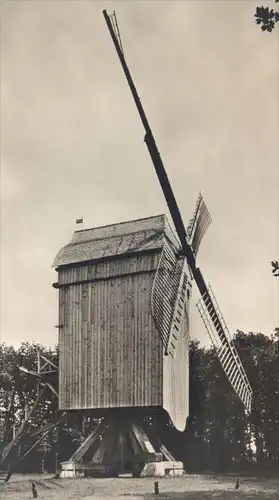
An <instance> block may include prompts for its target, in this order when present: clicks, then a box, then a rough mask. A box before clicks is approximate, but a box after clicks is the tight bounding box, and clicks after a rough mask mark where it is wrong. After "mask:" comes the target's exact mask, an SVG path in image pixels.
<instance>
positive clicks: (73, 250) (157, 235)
mask: <svg viewBox="0 0 279 500" xmlns="http://www.w3.org/2000/svg"><path fill="white" fill-rule="evenodd" d="M166 238H167V239H168V240H169V241H170V242H171V243H172V245H173V246H174V247H175V248H177V249H179V247H180V245H179V243H178V240H177V239H176V237H175V235H174V232H173V230H172V229H171V226H170V224H169V222H168V219H167V216H166V215H157V216H154V217H148V218H146V219H138V220H133V221H127V222H121V223H118V224H111V225H107V226H101V227H95V228H92V229H84V230H82V231H75V232H74V234H73V237H72V240H71V242H70V243H69V244H68V245H66V246H64V247H63V248H61V250H60V251H59V252H58V254H57V255H56V257H55V259H54V262H53V265H52V266H53V267H59V266H66V265H70V264H77V263H80V262H87V261H91V260H98V259H102V258H104V257H113V256H115V255H125V254H131V253H136V252H142V251H145V250H146V251H147V250H155V249H158V250H159V249H160V248H162V246H163V245H164V242H165V239H166Z"/></svg>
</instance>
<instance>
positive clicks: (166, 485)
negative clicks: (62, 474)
mask: <svg viewBox="0 0 279 500" xmlns="http://www.w3.org/2000/svg"><path fill="white" fill-rule="evenodd" d="M32 481H35V482H36V486H37V491H38V494H39V498H41V499H48V500H60V499H61V500H66V499H67V500H68V499H69V500H70V499H77V500H80V499H84V500H96V499H100V500H105V499H106V500H109V499H110V500H151V499H152V498H157V499H158V500H159V499H164V500H211V499H216V500H254V499H257V500H267V499H270V500H275V499H276V500H279V480H278V481H276V480H267V479H266V480H264V479H263V480H257V479H252V478H249V479H248V478H241V479H240V489H239V490H238V491H235V489H234V486H235V478H228V477H221V476H220V477H209V476H206V477H204V476H195V475H186V476H185V477H183V478H162V479H159V480H158V482H159V490H160V493H159V494H157V495H155V494H154V479H153V478H145V479H132V478H127V477H125V478H117V479H53V477H51V476H17V475H14V476H13V477H12V478H11V480H10V482H9V483H8V484H3V482H2V483H0V498H1V500H19V499H20V500H26V499H32V498H33V495H32V492H31V482H32Z"/></svg>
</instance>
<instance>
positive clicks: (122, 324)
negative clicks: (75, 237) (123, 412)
mask: <svg viewBox="0 0 279 500" xmlns="http://www.w3.org/2000/svg"><path fill="white" fill-rule="evenodd" d="M157 258H158V257H157V256H156V255H154V254H150V255H148V254H147V255H144V256H138V257H137V256H135V257H132V258H129V259H126V260H125V259H123V260H115V261H110V262H107V263H100V264H98V263H97V264H94V265H91V266H83V267H79V268H78V267H76V268H73V269H71V268H68V269H65V268H64V269H63V270H61V272H59V284H60V285H62V288H60V290H59V297H60V306H59V315H60V322H61V323H62V324H64V327H63V328H62V329H61V331H60V339H59V343H60V370H59V394H60V396H59V407H60V409H82V408H83V409H85V408H100V409H101V408H112V407H131V406H162V404H163V359H162V345H161V341H160V339H159V336H158V333H157V331H156V329H155V326H154V324H153V320H152V318H151V315H150V293H151V287H152V282H153V278H154V273H155V269H156V262H157ZM141 271H148V272H147V273H140V272H141ZM135 272H136V273H138V272H139V273H140V274H134V273H135ZM125 273H130V274H125ZM96 278H99V279H98V280H96ZM88 279H93V281H92V282H91V283H83V284H80V283H76V282H77V281H82V280H88ZM94 279H95V281H94Z"/></svg>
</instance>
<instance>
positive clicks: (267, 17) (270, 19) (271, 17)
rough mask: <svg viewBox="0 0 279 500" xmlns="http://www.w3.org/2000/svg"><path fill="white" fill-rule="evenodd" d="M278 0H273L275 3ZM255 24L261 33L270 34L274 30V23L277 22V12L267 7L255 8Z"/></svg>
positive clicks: (278, 0)
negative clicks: (259, 27)
mask: <svg viewBox="0 0 279 500" xmlns="http://www.w3.org/2000/svg"><path fill="white" fill-rule="evenodd" d="M277 2H279V0H275V3H277ZM254 16H255V18H256V23H257V24H258V25H259V26H261V30H262V31H268V32H269V33H271V32H272V31H273V30H274V28H275V23H277V22H278V21H279V12H276V11H274V10H273V9H270V8H269V7H257V8H256V13H255V15H254Z"/></svg>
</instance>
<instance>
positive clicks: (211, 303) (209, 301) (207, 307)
mask: <svg viewBox="0 0 279 500" xmlns="http://www.w3.org/2000/svg"><path fill="white" fill-rule="evenodd" d="M103 15H104V18H105V21H106V24H107V27H108V30H109V33H110V35H111V38H112V41H113V43H114V46H115V49H116V52H117V55H118V57H119V60H120V63H121V66H122V68H123V71H124V74H125V76H126V79H127V82H128V85H129V87H130V90H131V92H132V96H133V98H134V102H135V104H136V107H137V110H138V113H139V115H140V118H141V121H142V124H143V127H144V130H145V136H144V142H145V144H146V146H147V149H148V151H149V154H150V157H151V160H152V163H153V166H154V168H155V171H156V174H157V177H158V180H159V182H160V185H161V188H162V191H163V193H164V197H165V200H166V202H167V205H168V208H169V211H170V214H171V217H172V221H173V224H174V227H175V229H176V233H177V236H178V239H179V241H180V245H181V256H182V260H181V268H180V270H179V271H177V273H176V272H174V273H173V271H174V265H172V267H171V264H170V269H169V271H170V273H169V274H170V276H171V275H172V276H173V284H174V283H175V281H176V283H178V287H177V288H176V289H177V300H176V302H175V308H174V311H173V314H172V315H171V316H170V318H171V319H169V321H166V322H164V321H163V320H162V309H160V308H159V307H157V306H156V300H157V301H158V299H159V297H161V299H162V301H164V299H165V294H166V288H165V286H164V284H163V281H164V280H163V279H162V278H161V277H160V271H159V269H158V271H157V275H156V278H155V284H154V289H153V297H152V300H153V307H152V310H153V316H154V320H155V322H156V324H157V328H158V331H159V333H160V336H161V338H162V341H163V344H164V347H165V350H166V354H167V353H170V354H173V353H174V349H175V343H176V340H177V334H179V317H180V316H181V309H182V308H183V305H182V304H183V303H184V302H185V298H184V287H183V279H184V278H183V276H184V275H185V266H186V264H187V265H188V266H189V269H190V272H191V276H192V278H193V280H194V281H195V283H196V285H197V288H198V290H199V293H200V299H199V301H198V303H197V308H198V311H199V313H200V315H201V318H202V320H203V323H204V325H205V328H206V330H207V332H208V334H209V336H210V339H211V341H212V343H213V345H214V347H215V348H216V352H217V355H218V358H219V360H220V363H221V365H222V367H223V370H224V372H225V374H226V376H227V377H228V380H229V382H230V383H231V386H232V387H233V389H234V391H235V392H236V394H237V395H238V396H239V398H240V400H241V401H242V403H243V404H244V407H245V409H246V410H247V411H248V412H250V411H251V404H252V389H251V386H250V383H249V381H248V378H247V375H246V373H245V370H244V368H243V365H242V363H241V360H240V358H239V355H238V352H237V350H236V348H235V345H234V343H233V340H232V337H231V336H230V333H229V330H228V327H227V325H226V323H225V320H224V318H223V315H222V313H221V311H220V308H219V306H218V303H217V300H216V298H215V295H214V293H213V291H212V288H211V286H207V285H206V283H205V280H204V278H203V275H202V273H201V270H200V269H199V268H198V267H197V265H196V254H197V251H198V248H199V244H200V241H201V238H202V236H203V234H204V232H205V230H206V228H207V227H208V224H209V223H210V218H209V214H208V211H207V209H206V207H205V205H204V202H203V200H202V197H201V196H200V197H199V200H198V203H197V207H196V211H195V215H194V218H193V221H192V223H191V224H190V226H188V232H187V230H186V229H185V226H184V223H183V220H182V217H181V214H180V210H179V208H178V205H177V202H176V199H175V196H174V194H173V190H172V187H171V185H170V182H169V179H168V177H167V173H166V170H165V167H164V165H163V162H162V159H161V156H160V153H159V150H158V147H157V145H156V142H155V139H154V136H153V133H152V130H151V128H150V125H149V123H148V120H147V117H146V115H145V112H144V109H143V106H142V104H141V101H140V98H139V95H138V93H137V89H136V87H135V85H134V82H133V79H132V76H131V73H130V71H129V68H128V66H127V63H126V59H125V56H124V51H123V46H122V42H121V38H120V33H119V28H118V23H117V19H116V14H115V12H114V13H113V14H112V15H111V16H109V15H108V13H107V11H106V10H103ZM166 259H167V254H166V253H165V254H164V252H163V254H162V263H161V265H162V266H164V261H166ZM161 274H162V273H161ZM179 274H180V278H179ZM178 279H179V280H178ZM170 289H172V286H170ZM169 291H170V292H171V290H169ZM165 302H166V301H165ZM176 332H177V333H176Z"/></svg>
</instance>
